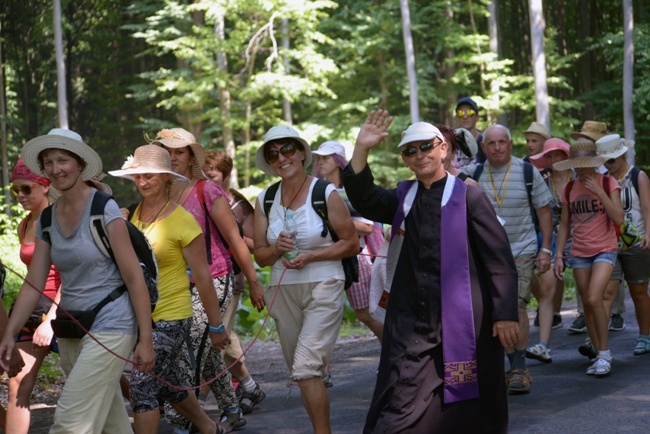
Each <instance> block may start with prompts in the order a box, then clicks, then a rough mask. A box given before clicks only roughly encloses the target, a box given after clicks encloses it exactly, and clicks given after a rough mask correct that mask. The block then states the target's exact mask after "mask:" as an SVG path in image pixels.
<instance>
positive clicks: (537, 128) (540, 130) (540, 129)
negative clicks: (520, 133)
mask: <svg viewBox="0 0 650 434" xmlns="http://www.w3.org/2000/svg"><path fill="white" fill-rule="evenodd" d="M526 134H537V135H538V136H541V137H542V138H543V139H544V140H548V139H549V138H550V137H551V133H550V132H549V130H548V128H546V126H545V125H543V124H540V123H539V122H533V123H531V124H530V126H529V127H528V129H527V130H526V131H524V136H525V135H526Z"/></svg>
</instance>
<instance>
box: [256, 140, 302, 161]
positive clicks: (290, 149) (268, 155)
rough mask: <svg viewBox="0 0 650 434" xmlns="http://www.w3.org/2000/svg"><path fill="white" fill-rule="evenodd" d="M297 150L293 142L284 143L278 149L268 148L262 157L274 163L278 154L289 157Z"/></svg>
mask: <svg viewBox="0 0 650 434" xmlns="http://www.w3.org/2000/svg"><path fill="white" fill-rule="evenodd" d="M297 150H298V146H296V144H295V143H285V144H284V145H282V147H281V148H280V149H269V150H267V151H266V152H264V159H265V160H266V162H267V163H269V164H270V163H275V162H276V161H278V158H279V157H280V154H282V155H284V156H285V157H291V156H292V155H293V154H295V153H296V151H297Z"/></svg>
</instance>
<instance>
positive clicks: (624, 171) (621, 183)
mask: <svg viewBox="0 0 650 434" xmlns="http://www.w3.org/2000/svg"><path fill="white" fill-rule="evenodd" d="M629 169H630V165H629V164H627V161H626V162H625V166H623V170H622V171H621V176H616V175H614V176H615V177H616V181H617V182H618V185H619V186H622V185H623V179H624V178H625V175H627V171H628V170H629Z"/></svg>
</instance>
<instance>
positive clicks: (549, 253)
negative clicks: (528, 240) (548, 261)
mask: <svg viewBox="0 0 650 434" xmlns="http://www.w3.org/2000/svg"><path fill="white" fill-rule="evenodd" d="M539 250H540V251H542V252H544V253H546V254H547V255H548V256H552V255H553V252H551V249H547V248H546V247H542V248H541V249H539Z"/></svg>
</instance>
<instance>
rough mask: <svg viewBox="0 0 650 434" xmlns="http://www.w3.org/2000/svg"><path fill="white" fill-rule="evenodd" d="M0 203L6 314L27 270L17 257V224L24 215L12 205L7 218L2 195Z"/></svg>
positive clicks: (1, 251)
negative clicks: (10, 215)
mask: <svg viewBox="0 0 650 434" xmlns="http://www.w3.org/2000/svg"><path fill="white" fill-rule="evenodd" d="M0 203H1V204H2V205H0V260H2V263H3V264H4V265H5V268H6V270H7V278H6V280H5V285H4V297H3V299H2V301H3V302H4V304H5V308H6V309H7V312H8V311H9V308H10V307H11V305H12V304H13V302H14V300H15V299H16V295H18V290H19V289H20V287H21V286H22V284H23V278H24V277H25V275H26V274H27V268H26V267H25V264H23V263H22V262H21V261H20V257H19V256H18V252H19V251H20V241H19V240H18V224H19V223H20V222H21V220H22V219H23V218H24V217H25V215H26V213H25V211H24V210H23V208H22V207H21V206H20V205H14V206H12V207H11V212H12V217H11V218H9V217H8V216H7V214H6V212H5V205H4V196H3V195H0ZM16 273H18V274H16Z"/></svg>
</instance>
